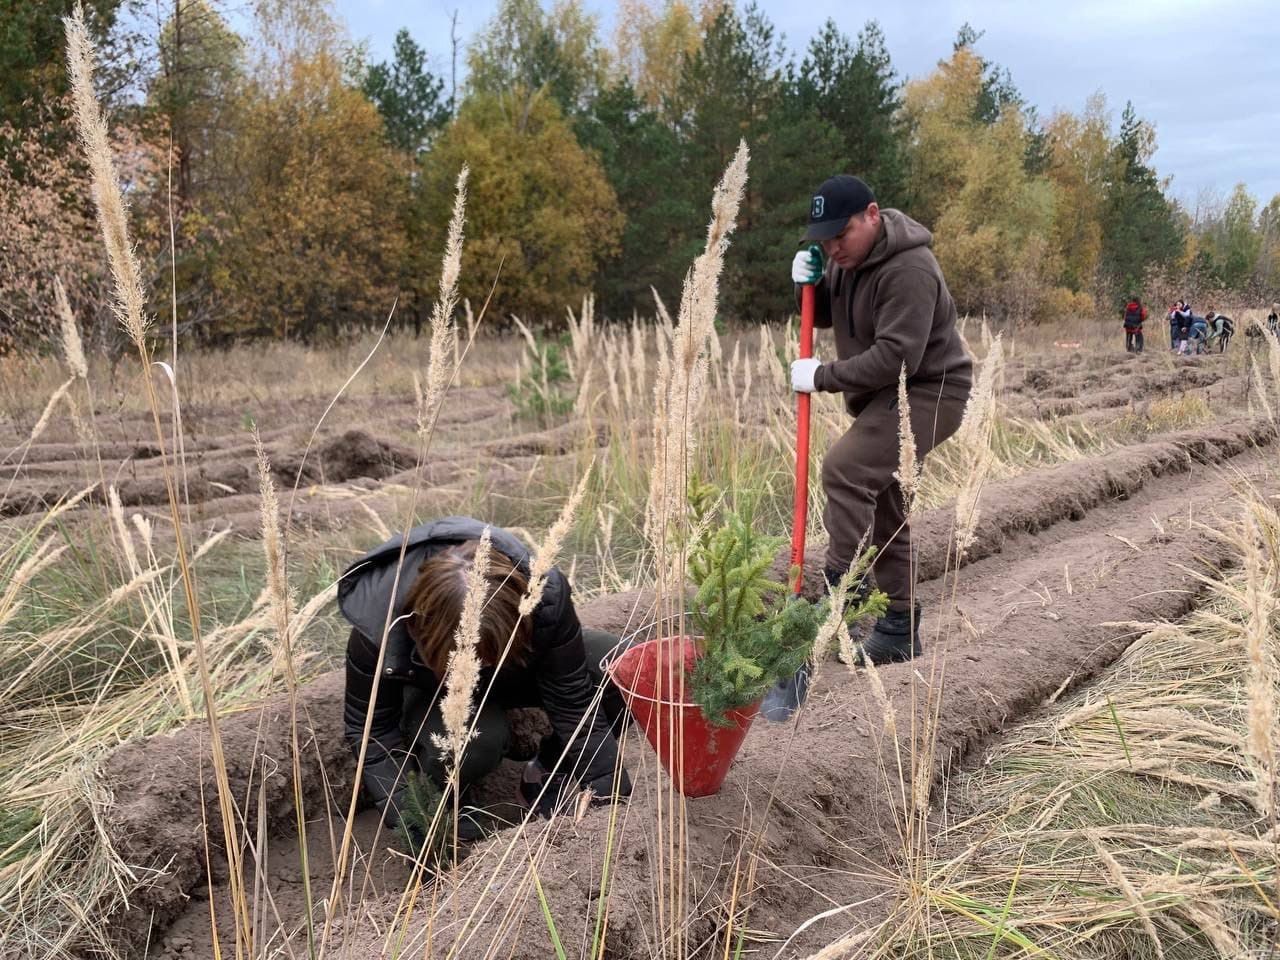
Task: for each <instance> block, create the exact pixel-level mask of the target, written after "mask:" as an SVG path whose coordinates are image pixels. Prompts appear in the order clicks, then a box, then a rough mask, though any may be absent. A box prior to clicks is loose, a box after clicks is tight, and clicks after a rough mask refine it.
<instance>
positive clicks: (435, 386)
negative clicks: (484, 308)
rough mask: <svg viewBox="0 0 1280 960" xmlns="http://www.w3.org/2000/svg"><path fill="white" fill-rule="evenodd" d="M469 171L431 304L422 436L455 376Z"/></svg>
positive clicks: (459, 190)
mask: <svg viewBox="0 0 1280 960" xmlns="http://www.w3.org/2000/svg"><path fill="white" fill-rule="evenodd" d="M469 174H470V171H469V168H468V167H467V166H466V165H465V164H464V165H463V167H462V170H461V171H460V172H459V173H458V180H457V184H456V186H455V191H454V198H453V215H452V216H451V217H450V218H449V233H448V236H447V238H446V240H445V246H444V259H443V260H442V262H441V265H440V295H439V296H438V297H437V298H436V302H435V304H434V305H433V306H432V307H431V346H430V351H431V355H430V357H429V358H428V361H427V376H426V384H425V386H424V388H423V391H422V393H421V400H420V401H419V404H418V435H419V438H420V439H422V440H425V438H426V436H427V435H428V434H429V433H430V431H431V425H432V424H433V423H434V422H435V417H436V412H437V411H438V410H439V409H440V404H441V401H443V399H444V393H445V390H446V389H448V386H449V381H450V380H451V379H452V377H453V370H454V367H453V364H454V360H455V357H456V354H457V346H458V328H457V326H455V324H454V322H453V312H454V310H455V309H457V306H458V277H459V275H460V274H461V272H462V228H463V224H464V223H465V219H466V218H465V213H466V209H467V177H468V176H469Z"/></svg>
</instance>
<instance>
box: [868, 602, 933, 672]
mask: <svg viewBox="0 0 1280 960" xmlns="http://www.w3.org/2000/svg"><path fill="white" fill-rule="evenodd" d="M923 649H924V648H923V647H922V646H921V645H920V604H918V603H917V604H916V605H915V616H914V617H913V616H912V613H911V611H910V610H890V611H888V612H887V613H886V614H885V615H884V616H883V617H881V618H880V619H879V620H877V621H876V625H875V626H874V627H873V628H872V630H871V636H869V637H867V639H866V640H864V641H863V642H862V649H861V651H860V656H859V659H858V665H859V666H865V665H866V661H867V660H870V661H871V662H872V663H874V664H875V665H876V666H877V667H878V666H881V665H883V664H886V663H901V662H903V661H904V660H910V659H912V658H913V657H918V656H920V654H921V653H922V652H923Z"/></svg>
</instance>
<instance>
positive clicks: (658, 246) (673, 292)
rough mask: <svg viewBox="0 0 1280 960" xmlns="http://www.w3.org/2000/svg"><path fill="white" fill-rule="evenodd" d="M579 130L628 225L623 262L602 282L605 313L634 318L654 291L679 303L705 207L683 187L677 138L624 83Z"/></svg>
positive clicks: (611, 263) (604, 272)
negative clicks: (697, 203)
mask: <svg viewBox="0 0 1280 960" xmlns="http://www.w3.org/2000/svg"><path fill="white" fill-rule="evenodd" d="M575 128H576V130H577V134H578V140H579V142H580V143H581V144H582V145H583V146H584V147H585V148H586V149H588V150H591V151H593V152H594V153H595V154H596V155H597V156H598V157H599V158H600V163H601V166H602V167H603V168H604V173H605V176H606V177H607V178H608V181H609V183H610V184H611V185H612V187H613V190H614V193H615V194H616V195H617V198H618V206H619V209H620V210H621V212H622V215H623V217H625V219H626V225H625V226H624V227H623V229H622V236H621V242H620V249H619V253H618V256H617V257H616V258H614V259H611V260H608V261H606V262H605V263H604V264H603V265H602V267H601V270H600V273H599V274H598V275H597V280H596V284H595V288H596V292H597V295H598V296H599V302H600V307H601V309H602V310H603V311H604V312H605V314H606V315H609V314H612V315H620V314H626V313H629V312H630V311H631V310H632V309H635V308H637V307H638V306H640V305H641V304H643V303H646V302H647V301H648V300H649V298H650V287H652V288H654V289H656V290H658V292H659V293H660V294H661V295H662V296H663V298H664V299H666V300H667V301H668V302H675V301H676V299H677V298H678V297H679V292H680V284H681V281H682V279H683V277H684V273H685V271H686V270H687V269H688V266H689V261H690V260H691V259H692V257H693V256H694V255H696V249H697V245H698V244H700V243H701V242H703V241H702V237H701V235H700V232H699V226H700V225H699V223H698V218H699V216H700V214H701V212H702V206H701V205H695V204H694V203H693V202H692V197H691V196H690V193H689V191H687V190H682V189H680V187H679V185H680V183H681V182H682V179H683V177H684V176H685V172H684V153H683V150H682V145H681V143H680V141H679V139H678V138H677V136H676V133H675V131H673V130H672V129H671V127H670V126H668V125H667V124H666V123H664V122H663V120H662V118H661V116H659V114H658V113H657V111H655V110H652V109H650V108H648V107H647V106H646V105H645V104H644V103H643V102H642V101H641V99H640V97H639V95H638V94H637V92H636V91H635V90H634V89H633V88H632V86H631V83H630V81H629V80H626V79H623V80H620V81H618V82H617V83H615V84H614V85H612V86H611V87H609V88H607V89H606V90H604V91H603V92H602V93H601V95H600V96H599V97H597V98H596V100H595V102H594V103H593V104H592V105H591V109H590V111H589V112H588V113H587V114H586V115H584V116H583V117H581V118H579V120H578V122H577V123H576V124H575Z"/></svg>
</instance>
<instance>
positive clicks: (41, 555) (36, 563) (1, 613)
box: [0, 533, 67, 627]
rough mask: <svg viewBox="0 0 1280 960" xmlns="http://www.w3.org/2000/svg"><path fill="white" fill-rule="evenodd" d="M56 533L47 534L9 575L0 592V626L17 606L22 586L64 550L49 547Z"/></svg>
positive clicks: (63, 548)
mask: <svg viewBox="0 0 1280 960" xmlns="http://www.w3.org/2000/svg"><path fill="white" fill-rule="evenodd" d="M56 536H57V534H53V533H51V534H49V536H48V537H46V538H45V539H44V540H43V541H41V542H40V544H39V546H37V547H36V548H35V550H33V551H32V552H31V556H29V557H27V559H25V560H24V561H22V563H20V564H19V565H18V568H17V569H16V570H14V571H13V572H12V574H10V576H9V582H8V584H6V585H5V589H4V593H3V594H0V627H3V626H4V625H5V624H6V623H8V622H9V621H10V620H11V619H12V618H13V615H14V614H15V613H17V611H18V607H19V595H20V594H21V593H22V590H23V588H24V587H26V585H27V584H29V583H30V582H31V580H32V578H33V577H35V576H36V575H37V574H38V573H40V571H41V570H44V569H45V568H46V567H48V566H49V564H51V563H53V562H54V561H55V560H57V559H58V558H59V557H60V556H62V554H63V553H64V552H65V551H66V549H67V548H66V547H65V546H62V547H58V548H57V549H56V550H53V549H51V548H52V546H53V540H54V538H55V537H56Z"/></svg>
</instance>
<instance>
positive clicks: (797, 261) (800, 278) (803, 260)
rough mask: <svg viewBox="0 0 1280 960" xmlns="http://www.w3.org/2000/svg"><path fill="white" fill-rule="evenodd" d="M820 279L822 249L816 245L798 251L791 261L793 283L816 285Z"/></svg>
mask: <svg viewBox="0 0 1280 960" xmlns="http://www.w3.org/2000/svg"><path fill="white" fill-rule="evenodd" d="M821 279H822V249H821V248H820V247H818V246H817V245H816V244H815V245H814V246H812V247H809V248H808V249H806V250H799V251H797V252H796V255H795V257H794V258H793V259H792V261H791V280H792V282H793V283H817V282H818V281H819V280H821Z"/></svg>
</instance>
